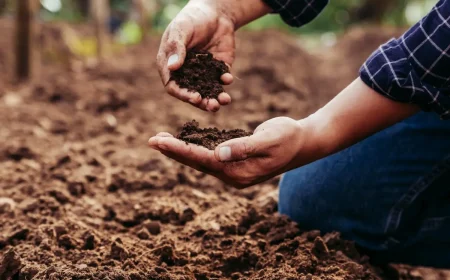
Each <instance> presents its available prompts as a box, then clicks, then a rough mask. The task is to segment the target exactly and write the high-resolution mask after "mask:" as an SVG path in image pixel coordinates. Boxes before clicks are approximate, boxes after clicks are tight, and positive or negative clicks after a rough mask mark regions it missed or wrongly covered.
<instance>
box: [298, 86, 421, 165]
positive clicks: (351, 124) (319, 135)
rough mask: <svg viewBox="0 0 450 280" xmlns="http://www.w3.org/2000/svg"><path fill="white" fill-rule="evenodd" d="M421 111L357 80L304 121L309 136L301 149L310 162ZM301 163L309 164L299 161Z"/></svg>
mask: <svg viewBox="0 0 450 280" xmlns="http://www.w3.org/2000/svg"><path fill="white" fill-rule="evenodd" d="M418 111H419V107H418V106H416V105H411V104H405V103H399V102H395V101H392V100H390V99H388V98H386V97H384V96H382V95H380V94H379V93H377V92H375V91H374V90H372V89H371V88H369V87H368V86H367V85H366V84H364V83H363V82H362V81H361V79H359V78H358V79H356V80H355V81H354V82H353V83H351V84H350V85H349V86H348V87H347V88H346V89H344V90H343V91H342V92H341V93H340V94H338V95H337V96H336V97H335V98H334V99H333V100H331V101H330V102H329V103H328V104H327V105H325V106H324V107H323V108H322V109H320V110H318V111H317V112H316V113H314V114H312V115H311V116H309V117H307V118H306V119H303V120H300V121H299V122H300V123H301V125H302V127H303V129H305V131H306V134H307V139H306V140H305V144H304V147H303V149H302V150H303V151H300V155H302V156H303V155H305V154H306V155H307V156H306V157H305V156H304V159H306V160H307V161H308V162H312V161H315V160H317V159H320V158H323V157H325V156H328V155H330V154H333V153H335V152H338V151H340V150H343V149H345V148H347V147H349V146H351V145H353V144H355V143H357V142H359V141H361V140H363V139H365V138H367V137H369V136H370V135H372V134H374V133H376V132H378V131H380V130H383V129H385V128H387V127H389V126H391V125H393V124H395V123H397V122H399V121H401V120H403V119H406V118H408V117H409V116H411V115H413V114H414V113H416V112H418ZM299 164H300V165H302V164H305V163H299Z"/></svg>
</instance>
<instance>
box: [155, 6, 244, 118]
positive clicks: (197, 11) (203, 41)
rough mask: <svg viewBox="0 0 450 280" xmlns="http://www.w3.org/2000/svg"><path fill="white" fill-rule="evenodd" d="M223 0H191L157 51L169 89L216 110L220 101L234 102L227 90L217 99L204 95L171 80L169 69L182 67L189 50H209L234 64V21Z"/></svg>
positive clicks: (228, 78)
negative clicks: (224, 7) (225, 10)
mask: <svg viewBox="0 0 450 280" xmlns="http://www.w3.org/2000/svg"><path fill="white" fill-rule="evenodd" d="M220 2H223V1H208V0H206V1H205V0H201V1H196V0H191V1H189V2H188V4H187V5H186V6H185V7H184V8H183V10H182V11H181V12H180V13H179V14H178V15H177V16H176V17H175V19H174V20H173V21H172V22H171V23H170V25H169V26H168V27H167V29H166V31H165V32H164V35H163V37H162V40H161V46H160V49H159V53H158V58H157V64H158V70H159V73H160V76H161V79H162V82H163V83H164V85H165V87H166V90H167V92H168V93H169V94H170V95H172V96H174V97H176V98H178V99H180V100H182V101H184V102H188V103H190V104H192V105H194V106H196V107H199V108H201V109H203V110H207V111H213V112H215V111H217V110H219V109H220V106H221V105H227V104H229V103H230V102H231V97H230V95H228V94H227V93H225V92H224V93H221V94H219V96H218V98H217V100H216V99H208V98H205V99H202V97H201V96H200V94H199V93H198V92H190V91H188V90H187V89H185V88H180V87H179V86H178V85H177V84H176V83H175V81H171V80H170V71H175V70H177V69H179V68H180V67H181V66H182V65H183V63H184V60H185V58H186V50H187V49H188V50H189V49H201V50H207V51H209V52H211V53H212V54H213V56H214V57H215V58H216V59H218V60H221V61H224V62H225V63H226V64H228V66H229V67H231V65H232V64H233V61H234V55H235V52H234V51H235V42H234V39H235V38H234V31H235V23H234V21H233V19H232V18H231V16H229V15H228V14H227V13H225V12H224V11H223V10H224V9H223V7H221V3H220ZM221 80H222V82H223V84H231V83H232V82H233V76H232V75H231V74H230V73H225V74H223V75H222V77H221Z"/></svg>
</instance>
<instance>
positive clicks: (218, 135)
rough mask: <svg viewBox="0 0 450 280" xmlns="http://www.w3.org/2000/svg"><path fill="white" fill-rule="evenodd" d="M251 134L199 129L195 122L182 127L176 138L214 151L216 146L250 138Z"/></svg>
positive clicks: (235, 130)
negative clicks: (229, 141) (236, 139)
mask: <svg viewBox="0 0 450 280" xmlns="http://www.w3.org/2000/svg"><path fill="white" fill-rule="evenodd" d="M250 135H252V133H250V132H247V131H245V130H242V129H233V130H219V129H218V128H216V127H214V128H200V127H199V123H198V122H196V121H195V120H193V121H191V122H188V123H186V124H184V125H183V128H182V129H181V132H180V133H179V134H178V135H177V138H178V139H180V140H183V141H184V142H186V143H191V144H196V145H200V146H203V147H205V148H207V149H209V150H214V149H215V148H216V147H217V146H218V145H220V144H221V143H223V142H226V141H228V140H231V139H234V138H241V137H246V136H250Z"/></svg>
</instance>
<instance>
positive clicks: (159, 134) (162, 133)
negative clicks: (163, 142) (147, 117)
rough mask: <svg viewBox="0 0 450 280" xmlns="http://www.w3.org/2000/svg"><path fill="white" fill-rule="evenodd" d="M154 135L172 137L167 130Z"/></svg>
mask: <svg viewBox="0 0 450 280" xmlns="http://www.w3.org/2000/svg"><path fill="white" fill-rule="evenodd" d="M156 136H158V137H173V135H172V134H170V133H168V132H160V133H158V134H156Z"/></svg>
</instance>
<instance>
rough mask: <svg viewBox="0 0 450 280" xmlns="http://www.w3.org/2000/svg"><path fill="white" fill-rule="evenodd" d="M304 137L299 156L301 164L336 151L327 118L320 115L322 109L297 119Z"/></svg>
mask: <svg viewBox="0 0 450 280" xmlns="http://www.w3.org/2000/svg"><path fill="white" fill-rule="evenodd" d="M297 122H298V123H299V126H300V127H301V130H302V134H303V137H304V141H303V145H302V147H301V150H300V153H299V155H298V158H299V159H300V160H301V161H302V162H301V165H304V164H308V163H311V162H313V161H316V160H318V159H321V158H323V157H326V156H328V155H330V154H332V153H333V152H334V148H333V147H332V143H333V140H332V135H333V133H332V131H330V126H329V125H328V124H327V121H326V119H324V118H322V117H320V110H319V111H317V112H316V113H314V114H312V115H310V116H308V117H306V118H304V119H301V120H299V121H297Z"/></svg>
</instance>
